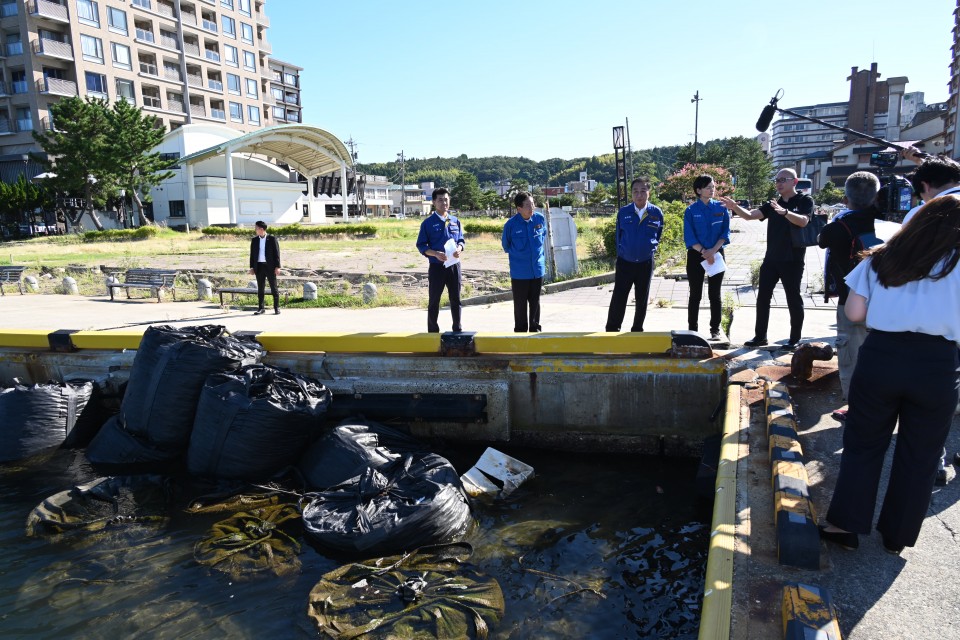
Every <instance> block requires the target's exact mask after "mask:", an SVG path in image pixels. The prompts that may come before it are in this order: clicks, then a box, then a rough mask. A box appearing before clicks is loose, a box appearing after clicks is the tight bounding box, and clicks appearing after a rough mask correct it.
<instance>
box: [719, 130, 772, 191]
mask: <svg viewBox="0 0 960 640" xmlns="http://www.w3.org/2000/svg"><path fill="white" fill-rule="evenodd" d="M726 148H727V161H726V163H725V164H724V166H725V167H727V168H728V169H729V170H730V171H731V173H732V174H733V175H734V176H735V177H736V183H737V184H736V186H737V191H736V193H737V195H738V196H739V197H740V198H746V199H747V200H750V201H751V202H757V201H758V200H761V199H763V197H764V196H765V195H766V194H767V191H768V190H769V189H770V186H771V184H770V176H771V175H773V163H772V162H771V161H770V158H769V157H767V154H766V153H765V152H764V151H763V147H762V146H761V145H760V143H759V142H757V141H756V140H753V139H751V138H744V137H742V136H737V137H735V138H728V139H727V141H726Z"/></svg>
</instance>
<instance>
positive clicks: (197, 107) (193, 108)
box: [190, 103, 207, 118]
mask: <svg viewBox="0 0 960 640" xmlns="http://www.w3.org/2000/svg"><path fill="white" fill-rule="evenodd" d="M190 115H193V116H199V117H201V118H206V117H207V109H206V108H205V107H204V106H203V105H202V104H193V103H190Z"/></svg>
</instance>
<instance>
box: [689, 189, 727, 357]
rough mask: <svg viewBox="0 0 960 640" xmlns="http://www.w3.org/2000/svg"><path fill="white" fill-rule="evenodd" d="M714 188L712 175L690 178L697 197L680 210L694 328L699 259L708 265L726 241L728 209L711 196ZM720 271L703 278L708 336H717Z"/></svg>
mask: <svg viewBox="0 0 960 640" xmlns="http://www.w3.org/2000/svg"><path fill="white" fill-rule="evenodd" d="M715 190H716V184H714V181H713V176H711V175H708V174H703V175H701V176H697V178H696V179H695V180H694V181H693V192H694V193H695V194H697V199H696V201H694V203H693V204H691V205H690V206H689V207H687V210H686V211H685V212H684V213H683V241H684V244H686V245H687V282H688V283H689V285H690V300H689V302H688V303H687V328H688V329H690V331H697V329H698V326H699V323H698V318H699V315H700V299H701V298H702V297H703V276H704V275H706V271H705V269H704V268H703V264H702V263H703V262H704V261H706V263H707V264H708V265H712V264H713V263H714V261H715V260H716V259H717V254H719V255H721V256H722V255H723V247H724V246H725V245H728V244H730V211H728V210H727V208H726V207H724V206H723V205H722V204H721V203H720V202H719V201H718V200H714V199H713V193H714V191H715ZM722 284H723V272H722V271H721V272H720V273H717V274H715V275H712V276H709V277H708V278H707V298H709V300H710V339H711V340H719V339H720V285H722Z"/></svg>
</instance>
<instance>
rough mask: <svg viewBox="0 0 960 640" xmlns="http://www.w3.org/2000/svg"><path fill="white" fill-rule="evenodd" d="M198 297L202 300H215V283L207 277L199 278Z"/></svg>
mask: <svg viewBox="0 0 960 640" xmlns="http://www.w3.org/2000/svg"><path fill="white" fill-rule="evenodd" d="M197 297H198V298H200V299H201V300H213V283H212V282H210V281H209V280H207V279H206V278H201V279H199V280H197Z"/></svg>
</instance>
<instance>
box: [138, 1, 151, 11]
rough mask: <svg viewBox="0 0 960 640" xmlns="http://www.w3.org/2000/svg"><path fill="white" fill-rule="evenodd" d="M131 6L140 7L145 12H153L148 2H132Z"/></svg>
mask: <svg viewBox="0 0 960 640" xmlns="http://www.w3.org/2000/svg"><path fill="white" fill-rule="evenodd" d="M133 6H135V7H141V8H143V9H146V10H147V11H153V7H152V6H151V5H150V0H133Z"/></svg>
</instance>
